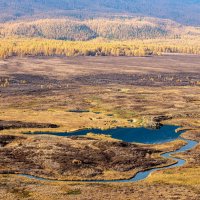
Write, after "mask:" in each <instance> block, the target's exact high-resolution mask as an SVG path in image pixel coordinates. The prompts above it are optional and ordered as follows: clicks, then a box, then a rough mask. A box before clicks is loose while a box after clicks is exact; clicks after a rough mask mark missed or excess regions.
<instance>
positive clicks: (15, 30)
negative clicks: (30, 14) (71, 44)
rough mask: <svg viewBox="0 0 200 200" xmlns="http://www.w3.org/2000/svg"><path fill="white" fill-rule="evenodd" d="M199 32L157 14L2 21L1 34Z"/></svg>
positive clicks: (63, 36) (122, 36)
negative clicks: (152, 15)
mask: <svg viewBox="0 0 200 200" xmlns="http://www.w3.org/2000/svg"><path fill="white" fill-rule="evenodd" d="M194 35H196V36H199V35H200V30H199V29H198V28H194V27H190V26H184V25H181V24H178V23H176V22H173V21H171V20H162V19H156V18H147V17H145V18H142V17H138V18H132V19H119V18H115V19H105V18H99V19H93V20H75V19H40V20H35V21H20V22H8V23H3V24H0V37H2V38H4V37H10V36H17V37H41V38H48V39H59V40H72V41H78V40H80V41H86V40H91V39H94V38H98V37H101V38H105V39H114V40H132V39H154V38H182V37H185V36H194Z"/></svg>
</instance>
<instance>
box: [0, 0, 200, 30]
mask: <svg viewBox="0 0 200 200" xmlns="http://www.w3.org/2000/svg"><path fill="white" fill-rule="evenodd" d="M108 13H109V14H108ZM116 15H117V16H127V15H128V16H133V15H134V16H151V17H158V18H166V19H172V20H175V21H177V22H180V23H183V24H187V25H196V26H199V25H200V0H181V1H178V0H175V1H174V0H162V1H160V0H113V1H109V0H104V1H101V0H93V1H92V0H84V1H83V0H40V1H39V0H23V1H21V0H9V1H7V0H0V21H2V22H4V21H9V20H13V19H19V18H20V19H22V18H27V17H35V18H46V17H64V16H73V17H76V18H92V17H97V16H101V17H112V16H116Z"/></svg>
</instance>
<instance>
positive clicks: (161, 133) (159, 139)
mask: <svg viewBox="0 0 200 200" xmlns="http://www.w3.org/2000/svg"><path fill="white" fill-rule="evenodd" d="M177 128H178V127H176V126H164V127H162V128H161V129H158V130H151V129H145V128H134V129H133V128H116V129H110V130H98V129H93V130H90V132H93V133H101V134H102V133H103V134H108V135H111V136H112V137H113V138H117V139H122V138H123V140H124V137H125V138H126V139H127V140H128V141H127V140H125V141H127V142H138V140H139V141H140V142H141V140H142V142H141V143H145V144H160V143H165V142H169V141H173V140H176V139H181V140H183V141H186V142H187V144H186V145H184V146H182V147H181V148H180V149H178V150H175V151H171V152H167V153H163V154H161V156H162V157H164V158H171V159H173V160H174V161H175V164H172V165H170V166H164V167H160V168H159V167H157V168H152V169H148V170H145V171H141V172H138V173H137V174H136V175H134V176H133V177H132V178H130V179H124V180H123V179H122V180H88V181H81V182H96V183H112V182H114V183H120V182H123V183H129V182H137V181H141V180H144V179H146V178H147V177H148V176H149V175H150V174H151V173H152V172H155V171H158V170H164V169H169V168H174V167H181V166H183V165H184V164H185V163H186V161H185V160H183V159H180V158H177V157H175V155H174V154H176V153H181V152H186V151H188V150H190V149H192V148H194V147H195V146H196V145H197V144H198V142H196V141H193V140H187V139H184V138H182V137H180V134H181V132H176V131H175V130H176V129H177ZM86 133H88V130H81V131H76V132H72V133H67V134H66V135H65V134H63V133H40V132H37V133H35V134H52V135H57V136H74V135H86ZM119 133H120V135H121V137H120V135H118V134H119ZM138 133H139V134H138ZM151 133H152V135H151ZM124 134H126V135H125V136H124ZM135 134H136V135H135ZM142 134H143V135H142ZM146 134H147V137H145V135H146ZM127 135H130V138H129V137H127ZM141 135H142V136H141ZM118 136H119V137H120V138H118ZM137 136H139V138H138V137H137ZM141 138H142V139H141ZM19 176H23V177H27V178H31V179H37V180H42V181H51V182H79V181H65V180H63V181H62V180H51V179H47V178H40V177H37V176H31V175H26V174H19Z"/></svg>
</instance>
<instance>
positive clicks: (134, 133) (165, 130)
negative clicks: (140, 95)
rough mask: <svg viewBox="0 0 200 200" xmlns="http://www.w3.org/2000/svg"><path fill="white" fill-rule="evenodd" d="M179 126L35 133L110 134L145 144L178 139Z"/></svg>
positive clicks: (126, 140) (58, 134)
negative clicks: (177, 130)
mask: <svg viewBox="0 0 200 200" xmlns="http://www.w3.org/2000/svg"><path fill="white" fill-rule="evenodd" d="M177 128H178V126H171V125H166V126H162V127H161V128H160V129H147V128H113V129H107V130H101V129H84V130H79V131H74V132H66V133H58V132H57V133H56V132H34V133H33V134H36V135H37V134H48V135H56V136H66V137H67V136H68V137H70V136H84V135H87V133H89V132H91V133H95V134H104V135H110V136H111V137H112V138H115V139H119V140H123V141H125V142H136V143H144V144H158V143H164V142H169V141H173V140H175V139H177V138H178V137H179V136H180V134H181V133H182V132H178V133H176V131H175V130H176V129H177Z"/></svg>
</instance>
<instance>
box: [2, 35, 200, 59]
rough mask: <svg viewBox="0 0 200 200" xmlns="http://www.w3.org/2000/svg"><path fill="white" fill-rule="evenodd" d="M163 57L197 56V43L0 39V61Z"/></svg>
mask: <svg viewBox="0 0 200 200" xmlns="http://www.w3.org/2000/svg"><path fill="white" fill-rule="evenodd" d="M162 53H188V54H200V40H199V39H195V40H192V39H191V40H180V39H176V40H175V39H174V40H172V39H171V40H134V41H124V42H117V41H116V42H115V41H111V42H109V41H107V42H106V41H98V40H96V41H95V40H94V41H85V42H81V41H79V42H75V41H74V42H73V41H59V40H48V39H34V38H32V39H29V38H27V39H19V38H18V39H17V38H8V39H0V57H1V58H3V59H5V58H8V57H11V56H148V55H160V54H162Z"/></svg>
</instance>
